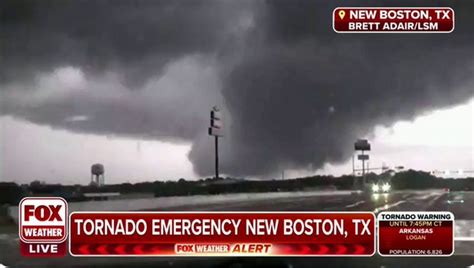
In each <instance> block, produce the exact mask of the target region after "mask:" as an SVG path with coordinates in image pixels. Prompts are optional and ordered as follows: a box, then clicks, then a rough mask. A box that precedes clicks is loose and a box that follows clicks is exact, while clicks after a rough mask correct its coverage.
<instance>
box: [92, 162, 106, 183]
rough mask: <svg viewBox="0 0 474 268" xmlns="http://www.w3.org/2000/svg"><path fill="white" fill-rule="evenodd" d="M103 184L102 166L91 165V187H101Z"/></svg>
mask: <svg viewBox="0 0 474 268" xmlns="http://www.w3.org/2000/svg"><path fill="white" fill-rule="evenodd" d="M104 184H105V176H104V165H102V164H99V163H97V164H93V165H92V166H91V185H97V186H102V185H104Z"/></svg>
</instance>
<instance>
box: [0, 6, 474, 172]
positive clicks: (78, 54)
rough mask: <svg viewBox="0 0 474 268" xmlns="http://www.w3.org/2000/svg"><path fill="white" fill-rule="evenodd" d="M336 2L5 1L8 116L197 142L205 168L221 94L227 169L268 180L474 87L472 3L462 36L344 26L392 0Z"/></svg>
mask: <svg viewBox="0 0 474 268" xmlns="http://www.w3.org/2000/svg"><path fill="white" fill-rule="evenodd" d="M326 2H328V1H310V0H303V1H276V0H270V1H266V2H260V1H248V2H244V1H206V0H201V1H120V0H119V1H81V0H76V1H18V0H15V1H14V0H7V1H2V2H0V10H1V11H0V12H2V14H1V16H2V28H1V32H0V34H1V35H0V39H1V45H2V69H1V70H0V78H1V85H0V87H2V89H1V91H0V92H1V94H2V99H3V100H0V105H1V107H0V108H1V109H2V114H9V115H13V116H17V117H21V118H25V119H27V120H29V121H32V122H34V123H40V124H46V125H50V126H53V127H59V128H64V129H69V130H72V131H77V132H87V133H100V134H109V135H123V136H134V137H146V138H152V139H153V138H154V139H161V140H164V139H165V140H169V139H170V138H173V139H179V140H186V141H191V142H192V143H193V147H192V150H191V152H190V154H189V158H190V160H191V161H192V162H193V165H194V169H195V171H196V172H197V173H198V174H200V175H207V174H212V150H211V148H212V143H211V139H210V138H209V137H207V136H206V126H207V124H208V118H207V116H208V109H209V107H211V106H212V105H214V104H215V103H222V104H223V106H224V108H225V114H226V115H227V117H226V122H225V126H226V133H227V136H226V137H225V138H224V140H223V142H222V147H221V148H222V154H221V159H222V160H221V161H222V171H223V172H225V173H227V174H231V175H252V176H263V175H268V174H272V173H276V172H279V171H280V170H281V169H288V168H295V169H299V168H303V169H306V168H309V169H316V168H319V167H321V166H322V165H323V164H324V163H328V162H329V163H335V162H340V161H343V160H345V159H347V158H348V156H350V152H351V149H352V146H351V144H352V142H353V141H354V139H356V138H358V137H360V136H365V135H368V134H370V132H371V130H372V129H373V127H374V126H376V125H379V124H384V125H390V124H392V123H394V122H396V121H398V120H406V119H411V118H413V117H414V116H415V115H417V114H420V113H422V112H426V111H430V110H434V109H437V108H440V107H446V106H450V105H455V104H458V103H462V102H463V101H466V100H467V99H468V98H469V97H472V96H473V89H472V86H473V81H472V77H473V74H474V68H473V66H474V59H473V54H474V51H473V47H474V33H473V31H472V29H471V27H472V25H474V18H473V17H472V14H473V13H472V12H473V11H474V3H473V2H472V1H467V0H466V1H456V2H453V3H452V6H453V8H454V9H455V11H456V30H455V32H454V33H452V34H411V35H407V34H378V35H377V34H356V35H349V34H336V33H334V32H333V31H332V25H331V14H332V10H333V9H334V8H335V7H337V6H351V5H355V6H357V5H360V6H361V5H370V6H372V5H380V4H381V2H380V1H368V2H361V1H352V2H350V1H349V2H348V1H344V2H338V3H336V2H333V1H331V2H329V3H326ZM394 3H396V4H397V5H400V6H414V5H415V6H416V5H428V6H430V5H432V2H429V1H424V2H421V1H416V2H409V1H397V2H392V4H394ZM384 4H385V2H384ZM38 77H39V78H38ZM70 80H73V81H75V83H73V85H72V86H71V85H70V84H69V82H68V81H70ZM58 83H59V84H60V85H57V84H58ZM61 83H63V84H64V85H63V84H61ZM51 88H53V90H51ZM221 98H222V99H221ZM71 118H72V119H71ZM74 118H76V119H77V118H82V119H84V120H82V119H81V120H76V119H74Z"/></svg>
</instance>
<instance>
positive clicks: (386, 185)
mask: <svg viewBox="0 0 474 268" xmlns="http://www.w3.org/2000/svg"><path fill="white" fill-rule="evenodd" d="M382 191H384V192H388V191H390V184H388V183H385V184H384V185H382Z"/></svg>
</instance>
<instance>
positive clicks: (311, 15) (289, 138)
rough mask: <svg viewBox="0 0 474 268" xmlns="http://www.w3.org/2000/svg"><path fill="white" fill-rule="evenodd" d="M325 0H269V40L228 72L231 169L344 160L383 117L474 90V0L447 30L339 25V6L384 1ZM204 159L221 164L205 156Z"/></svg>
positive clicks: (255, 170)
mask: <svg viewBox="0 0 474 268" xmlns="http://www.w3.org/2000/svg"><path fill="white" fill-rule="evenodd" d="M326 2H327V1H306V0H303V1H284V0H283V1H267V6H266V11H267V13H266V16H265V25H266V27H267V29H266V37H265V38H264V41H263V42H262V43H261V44H260V46H258V47H255V46H254V47H252V48H249V49H247V50H246V56H244V57H243V58H242V60H241V62H240V64H238V65H237V66H235V67H234V69H233V70H232V71H231V72H230V73H229V75H228V77H226V79H225V81H226V82H225V88H224V90H223V95H224V99H225V100H226V105H227V109H228V110H229V112H230V114H232V119H233V120H232V126H231V127H230V129H231V130H230V131H229V132H230V133H232V134H231V137H229V139H230V144H229V145H228V146H229V147H230V148H229V152H228V153H229V154H230V155H229V156H228V158H227V160H228V161H226V162H224V170H226V171H228V172H229V173H231V174H243V175H265V174H275V173H278V172H280V171H281V170H282V169H291V168H293V169H300V168H303V169H304V168H307V169H315V168H319V167H321V166H323V165H324V164H325V163H337V162H342V161H345V160H347V159H348V157H349V156H350V155H351V152H352V148H353V145H352V144H353V142H354V140H355V139H357V138H359V137H364V136H367V135H369V134H370V132H371V131H372V129H373V127H374V126H376V125H390V124H392V123H394V122H396V121H398V120H409V119H412V118H413V117H414V116H415V115H418V114H420V113H423V112H427V111H430V110H434V109H437V108H439V107H446V106H450V105H455V104H458V103H462V102H464V101H466V100H468V99H469V98H470V97H472V96H473V95H474V93H473V75H474V32H473V31H472V28H471V25H474V19H473V16H472V15H471V14H472V12H473V11H474V3H473V2H470V1H463V2H460V1H456V3H455V5H454V6H453V7H454V8H455V10H456V15H457V17H456V25H457V28H456V31H455V32H454V33H453V34H445V35H443V34H425V35H423V34H421V35H406V34H405V35H404V34H394V35H389V34H382V35H368V34H359V35H349V34H346V35H344V34H335V33H334V32H333V31H332V28H331V11H332V10H333V9H334V8H335V7H337V6H350V5H351V4H352V5H355V6H358V5H369V6H371V5H380V4H381V2H380V1H372V2H370V3H362V2H361V1H353V2H352V3H348V2H341V3H334V2H332V1H330V2H328V3H326ZM385 3H386V2H384V4H385ZM392 3H395V2H392ZM396 4H397V5H399V6H413V5H427V6H430V5H432V3H431V2H428V1H425V2H420V1H417V2H415V3H413V1H411V2H408V1H403V2H400V1H397V2H396ZM466 123H468V122H466ZM223 146H226V145H223ZM196 148H197V149H196V150H194V151H192V152H191V154H190V155H191V159H193V161H198V163H199V161H200V159H202V158H200V157H199V156H200V155H202V154H205V152H201V151H200V150H199V149H202V150H206V149H207V148H203V147H202V146H201V147H196ZM194 156H196V157H194ZM196 167H197V168H198V169H197V170H198V171H199V172H200V173H203V174H209V173H211V171H212V165H209V164H207V165H206V163H204V161H200V163H199V164H198V165H196ZM200 167H203V169H199V168H200ZM206 168H207V169H206Z"/></svg>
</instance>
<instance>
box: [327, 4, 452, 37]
mask: <svg viewBox="0 0 474 268" xmlns="http://www.w3.org/2000/svg"><path fill="white" fill-rule="evenodd" d="M332 17H333V28H334V31H336V32H338V33H384V32H385V33H409V32H432V33H433V32H438V33H450V32H452V31H453V30H454V24H455V23H454V10H453V9H451V8H449V7H439V8H438V7H403V8H375V7H360V8H359V7H338V8H336V9H334V11H333V16H332Z"/></svg>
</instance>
